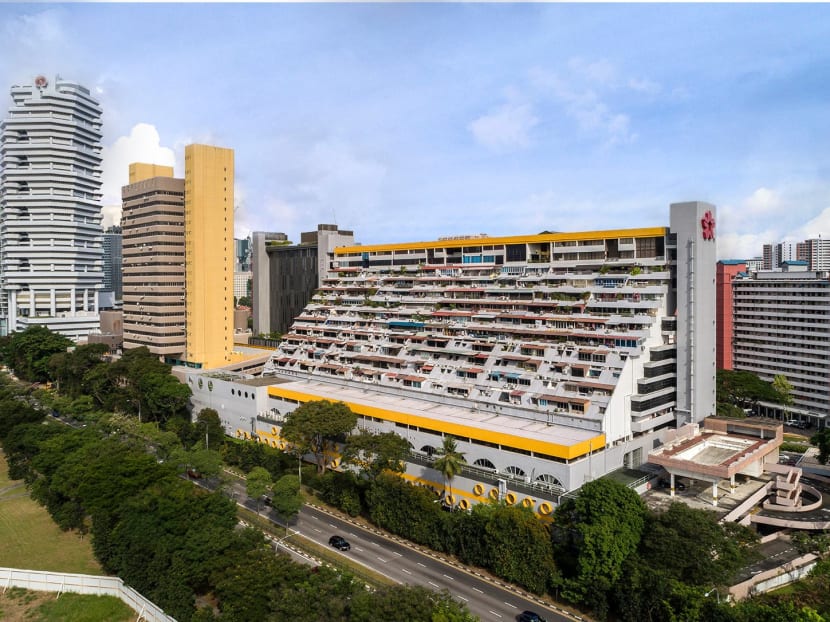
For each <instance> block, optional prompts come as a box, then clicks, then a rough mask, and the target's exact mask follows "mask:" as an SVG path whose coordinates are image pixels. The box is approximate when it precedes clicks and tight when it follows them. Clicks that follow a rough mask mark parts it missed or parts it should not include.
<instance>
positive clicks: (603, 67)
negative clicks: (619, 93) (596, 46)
mask: <svg viewBox="0 0 830 622" xmlns="http://www.w3.org/2000/svg"><path fill="white" fill-rule="evenodd" d="M568 69H570V71H571V73H572V74H573V75H575V76H579V77H581V78H584V79H585V80H586V81H588V82H593V83H595V84H599V85H603V86H614V85H615V84H616V82H617V68H616V67H615V66H614V64H613V63H611V62H610V61H608V60H606V59H604V58H602V59H600V60H597V61H593V62H589V61H586V60H585V59H583V58H579V57H577V58H572V59H570V60H569V61H568Z"/></svg>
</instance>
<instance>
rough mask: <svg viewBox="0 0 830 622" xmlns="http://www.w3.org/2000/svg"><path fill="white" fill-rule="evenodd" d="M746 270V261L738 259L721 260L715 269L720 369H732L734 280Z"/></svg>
mask: <svg viewBox="0 0 830 622" xmlns="http://www.w3.org/2000/svg"><path fill="white" fill-rule="evenodd" d="M745 272H746V262H745V261H742V260H738V259H727V260H723V261H719V262H718V266H717V270H716V271H715V296H716V297H717V304H716V310H717V314H716V317H715V327H716V341H717V350H716V353H717V354H716V356H717V359H716V367H717V368H718V369H732V337H733V327H732V326H733V324H732V323H733V309H732V307H733V303H732V280H733V279H734V278H735V277H737V276H738V275H739V274H741V273H745Z"/></svg>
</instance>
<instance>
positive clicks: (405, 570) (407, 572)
mask: <svg viewBox="0 0 830 622" xmlns="http://www.w3.org/2000/svg"><path fill="white" fill-rule="evenodd" d="M401 570H403V571H404V572H405V573H406V574H412V573H411V572H409V571H408V570H407V569H406V568H401Z"/></svg>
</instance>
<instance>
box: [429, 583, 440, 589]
mask: <svg viewBox="0 0 830 622" xmlns="http://www.w3.org/2000/svg"><path fill="white" fill-rule="evenodd" d="M428 583H429V584H430V585H431V586H433V587H437V588H438V589H439V590H440V589H441V586H440V585H438V584H437V583H433V582H432V581H428Z"/></svg>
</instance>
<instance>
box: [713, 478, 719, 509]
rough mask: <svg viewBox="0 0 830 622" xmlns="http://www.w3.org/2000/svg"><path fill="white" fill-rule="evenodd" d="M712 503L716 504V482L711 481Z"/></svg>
mask: <svg viewBox="0 0 830 622" xmlns="http://www.w3.org/2000/svg"><path fill="white" fill-rule="evenodd" d="M712 505H714V506H715V507H717V506H718V483H717V482H712Z"/></svg>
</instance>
